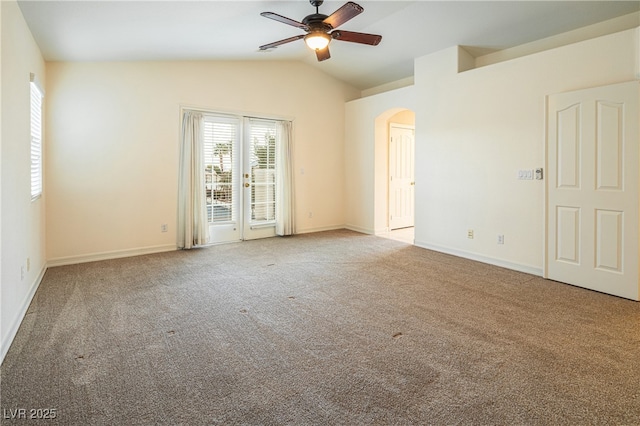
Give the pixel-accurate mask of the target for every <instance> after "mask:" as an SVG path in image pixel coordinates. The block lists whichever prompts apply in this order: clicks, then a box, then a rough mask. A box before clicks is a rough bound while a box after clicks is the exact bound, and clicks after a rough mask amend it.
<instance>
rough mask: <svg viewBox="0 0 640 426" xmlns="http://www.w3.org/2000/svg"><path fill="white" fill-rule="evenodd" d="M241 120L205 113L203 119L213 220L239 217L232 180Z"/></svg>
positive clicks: (208, 197) (208, 199) (206, 165)
mask: <svg viewBox="0 0 640 426" xmlns="http://www.w3.org/2000/svg"><path fill="white" fill-rule="evenodd" d="M238 137H239V122H238V120H235V119H229V118H224V117H214V116H206V117H205V120H204V157H205V160H204V161H205V191H206V205H207V216H208V219H209V222H210V223H221V222H229V221H233V220H236V219H237V206H238V202H239V200H235V199H234V191H233V184H234V182H235V181H236V180H237V170H235V164H236V163H235V160H236V158H235V157H236V152H235V151H236V149H237V148H236V146H237V140H238Z"/></svg>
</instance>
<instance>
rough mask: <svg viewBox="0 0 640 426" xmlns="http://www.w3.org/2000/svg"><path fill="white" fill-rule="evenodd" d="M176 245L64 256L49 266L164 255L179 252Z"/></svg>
mask: <svg viewBox="0 0 640 426" xmlns="http://www.w3.org/2000/svg"><path fill="white" fill-rule="evenodd" d="M177 249H178V248H177V246H176V245H175V244H164V245H160V246H149V247H138V248H134V249H126V250H113V251H105V252H101V253H92V254H83V255H80V256H64V257H57V258H54V259H51V260H49V262H48V266H49V267H53V266H63V265H75V264H77V263H86V262H97V261H100V260H110V259H120V258H122V257H132V256H141V255H145V254H153V253H162V252H167V251H175V250H177Z"/></svg>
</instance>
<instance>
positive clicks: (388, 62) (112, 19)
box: [19, 0, 640, 89]
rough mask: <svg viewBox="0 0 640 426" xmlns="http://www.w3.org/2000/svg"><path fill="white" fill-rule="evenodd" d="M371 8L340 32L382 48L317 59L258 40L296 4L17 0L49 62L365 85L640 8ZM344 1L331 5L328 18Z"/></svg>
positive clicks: (288, 29) (588, 4)
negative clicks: (311, 73)
mask: <svg viewBox="0 0 640 426" xmlns="http://www.w3.org/2000/svg"><path fill="white" fill-rule="evenodd" d="M356 2H357V3H358V4H360V5H361V6H363V7H364V9H365V11H364V13H362V14H361V15H359V16H357V17H355V18H353V19H352V20H351V21H349V22H347V23H345V24H344V25H342V26H341V27H340V28H341V29H344V30H349V31H360V32H367V33H374V34H381V35H382V36H383V38H382V42H381V43H380V45H378V46H375V47H373V46H367V45H360V44H355V43H347V42H341V41H338V40H334V41H333V42H332V43H331V45H330V48H331V59H329V60H327V61H324V62H321V63H318V62H317V61H316V59H315V54H314V53H313V52H312V51H310V50H309V49H308V48H307V47H306V46H305V45H304V42H303V41H301V40H299V41H295V42H292V43H289V44H286V45H283V46H280V47H278V48H277V49H273V50H271V51H268V52H260V51H259V50H258V46H260V45H262V44H266V43H270V42H273V41H277V40H280V39H284V38H287V37H291V36H295V35H298V34H301V33H302V31H301V30H298V29H296V28H294V27H292V26H288V25H285V24H282V23H279V22H276V21H273V20H270V19H266V18H263V17H261V16H260V12H264V11H270V12H275V13H277V14H280V15H284V16H286V17H289V18H292V19H294V20H297V21H301V20H302V19H303V18H304V17H305V16H306V15H309V14H311V13H314V11H315V9H314V8H313V7H312V6H311V4H309V1H308V0H296V1H268V0H262V1H242V0H240V1H239V0H235V1H217V0H208V1H207V0H205V1H184V0H179V1H57V0H46V1H33V0H22V1H19V5H20V8H21V10H22V13H23V15H24V17H25V20H26V21H27V24H28V25H29V27H30V29H31V32H32V33H33V36H34V37H35V39H36V42H37V43H38V45H39V46H40V49H41V51H42V54H43V56H44V58H45V60H47V61H140V60H145V61H148V60H249V61H254V60H255V61H260V60H296V61H304V62H306V63H309V64H310V65H312V66H315V67H318V68H320V69H322V70H324V71H325V72H326V73H328V74H331V75H333V76H335V77H337V78H339V79H341V80H343V81H346V82H348V83H350V84H352V85H354V86H355V87H358V88H360V89H367V88H371V87H375V86H378V85H381V84H385V83H388V82H392V81H396V80H399V79H403V78H406V77H411V76H412V75H413V59H414V58H416V57H420V56H423V55H426V54H429V53H431V52H435V51H438V50H441V49H444V48H447V47H451V46H454V45H463V46H469V47H470V48H471V49H472V51H475V52H488V51H492V50H500V49H504V48H508V47H513V46H517V45H520V44H523V43H527V42H530V41H534V40H538V39H541V38H545V37H548V36H552V35H555V34H559V33H562V32H566V31H570V30H573V29H576V28H580V27H583V26H587V25H590V24H593V23H596V22H600V21H604V20H607V19H611V18H615V17H618V16H621V15H626V14H629V13H633V12H636V11H638V10H640V1H611V0H608V1H494V2H488V1H451V0H449V1H424V0H423V1H396V0H391V1H380V0H377V1H376V0H373V1H358V0H356ZM344 3H345V1H333V0H330V1H325V2H324V4H323V5H322V6H321V7H320V13H324V14H325V15H330V14H331V13H332V12H333V11H334V10H336V9H338V8H339V7H340V6H342V4H344Z"/></svg>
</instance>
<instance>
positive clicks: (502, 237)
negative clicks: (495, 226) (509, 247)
mask: <svg viewBox="0 0 640 426" xmlns="http://www.w3.org/2000/svg"><path fill="white" fill-rule="evenodd" d="M498 244H504V235H498Z"/></svg>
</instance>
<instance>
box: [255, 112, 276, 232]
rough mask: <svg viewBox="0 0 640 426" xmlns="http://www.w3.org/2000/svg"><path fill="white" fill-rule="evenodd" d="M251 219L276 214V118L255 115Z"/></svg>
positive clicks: (256, 220) (260, 218)
mask: <svg viewBox="0 0 640 426" xmlns="http://www.w3.org/2000/svg"><path fill="white" fill-rule="evenodd" d="M249 129H250V130H249V133H250V135H249V137H250V153H251V183H252V185H251V191H252V192H251V220H252V221H253V222H260V221H273V220H275V218H276V122H275V121H273V120H258V119H251V120H250V122H249Z"/></svg>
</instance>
